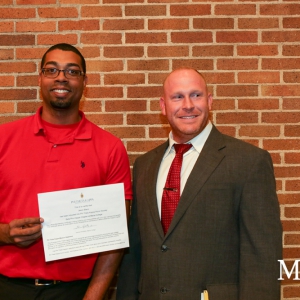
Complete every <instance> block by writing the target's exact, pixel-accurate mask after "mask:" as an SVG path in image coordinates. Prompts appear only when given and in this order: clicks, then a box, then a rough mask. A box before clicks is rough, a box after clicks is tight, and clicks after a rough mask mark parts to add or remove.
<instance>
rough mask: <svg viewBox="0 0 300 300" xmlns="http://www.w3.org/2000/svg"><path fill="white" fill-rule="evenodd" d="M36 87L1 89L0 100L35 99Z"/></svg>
mask: <svg viewBox="0 0 300 300" xmlns="http://www.w3.org/2000/svg"><path fill="white" fill-rule="evenodd" d="M36 97H37V90H36V89H28V88H27V89H12V88H10V89H1V93H0V100H29V99H36Z"/></svg>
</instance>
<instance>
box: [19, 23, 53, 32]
mask: <svg viewBox="0 0 300 300" xmlns="http://www.w3.org/2000/svg"><path fill="white" fill-rule="evenodd" d="M16 31H17V32H41V31H43V32H51V31H52V32H54V31H56V23H55V22H25V21H24V22H16Z"/></svg>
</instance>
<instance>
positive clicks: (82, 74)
mask: <svg viewBox="0 0 300 300" xmlns="http://www.w3.org/2000/svg"><path fill="white" fill-rule="evenodd" d="M51 69H55V70H56V72H57V71H58V73H57V75H56V76H55V77H49V76H46V75H45V73H44V72H45V71H46V70H51ZM67 71H76V72H80V73H79V76H71V77H67V76H66V72H67ZM41 72H42V73H43V75H44V76H45V77H46V78H52V79H54V78H57V77H58V76H59V74H60V72H63V73H64V76H65V78H68V79H73V78H74V79H75V78H79V77H80V76H85V73H84V72H83V71H81V70H72V69H64V70H60V69H57V68H42V69H41ZM67 74H69V73H67Z"/></svg>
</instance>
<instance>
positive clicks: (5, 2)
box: [0, 0, 13, 6]
mask: <svg viewBox="0 0 300 300" xmlns="http://www.w3.org/2000/svg"><path fill="white" fill-rule="evenodd" d="M8 4H13V0H1V3H0V6H1V5H8Z"/></svg>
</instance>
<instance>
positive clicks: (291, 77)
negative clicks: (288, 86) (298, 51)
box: [283, 71, 300, 83]
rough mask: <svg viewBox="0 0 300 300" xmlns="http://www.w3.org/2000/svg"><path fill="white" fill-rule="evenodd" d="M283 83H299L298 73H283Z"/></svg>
mask: <svg viewBox="0 0 300 300" xmlns="http://www.w3.org/2000/svg"><path fill="white" fill-rule="evenodd" d="M283 81H284V82H288V83H299V82H300V72H296V71H293V72H283Z"/></svg>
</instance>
